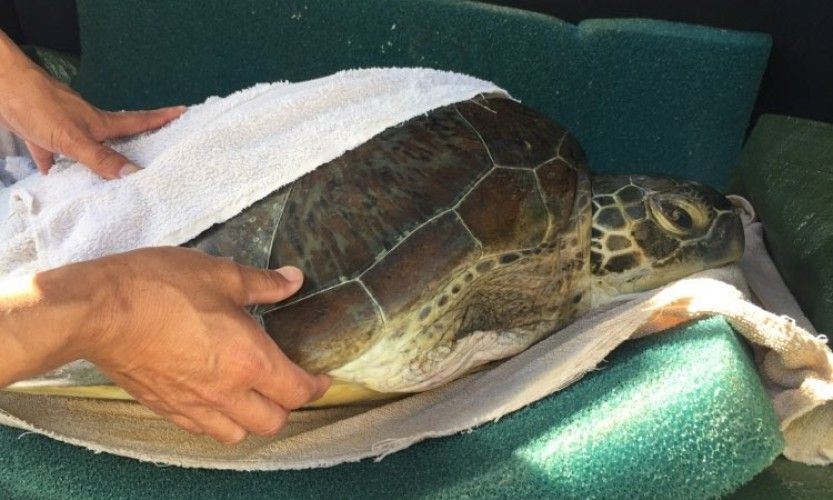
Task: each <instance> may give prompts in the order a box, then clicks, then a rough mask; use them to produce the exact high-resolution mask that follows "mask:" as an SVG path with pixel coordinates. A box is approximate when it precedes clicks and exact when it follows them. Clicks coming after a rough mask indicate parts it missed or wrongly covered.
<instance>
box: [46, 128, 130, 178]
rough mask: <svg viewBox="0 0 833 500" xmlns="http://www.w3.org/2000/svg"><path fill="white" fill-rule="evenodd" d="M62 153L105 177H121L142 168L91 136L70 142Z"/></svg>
mask: <svg viewBox="0 0 833 500" xmlns="http://www.w3.org/2000/svg"><path fill="white" fill-rule="evenodd" d="M61 153H63V154H65V155H67V156H69V157H71V158H74V159H76V160H78V161H79V162H81V163H83V164H84V165H86V166H87V167H89V169H90V170H92V171H93V172H95V173H97V174H98V175H100V176H101V177H104V178H105V179H119V178H121V177H126V176H128V175H130V174H133V173H136V172H138V171H139V170H141V169H140V168H139V167H138V166H136V165H134V164H133V163H132V162H131V161H130V160H128V159H127V158H125V157H124V156H123V155H121V154H119V153H117V152H115V151H113V150H112V149H110V148H108V147H107V146H105V145H103V144H101V143H99V142H96V141H95V140H93V139H91V138H85V139H82V140H80V141H78V142H75V143H73V144H70V145H68V146H67V150H66V151H61Z"/></svg>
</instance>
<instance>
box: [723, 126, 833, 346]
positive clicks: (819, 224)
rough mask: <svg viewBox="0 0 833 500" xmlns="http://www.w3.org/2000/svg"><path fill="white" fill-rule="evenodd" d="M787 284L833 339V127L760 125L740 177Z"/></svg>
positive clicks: (815, 322)
mask: <svg viewBox="0 0 833 500" xmlns="http://www.w3.org/2000/svg"><path fill="white" fill-rule="evenodd" d="M734 188H735V190H736V191H738V192H739V193H741V194H743V195H745V196H746V197H748V198H749V200H750V201H751V202H752V204H753V205H754V206H755V209H756V210H757V212H758V215H759V217H760V219H761V222H762V223H763V225H764V233H765V235H766V242H767V246H768V247H769V250H770V253H771V254H772V258H773V260H774V261H775V263H776V265H777V266H778V269H779V271H780V272H781V275H782V276H783V278H784V281H785V282H786V283H787V286H789V287H790V290H791V291H792V292H793V295H795V298H796V299H797V300H798V302H799V303H800V304H801V307H802V309H803V311H804V313H805V314H806V315H807V317H808V318H809V319H810V321H811V322H812V323H813V325H814V326H815V327H816V328H817V329H818V330H820V331H822V332H833V259H831V256H833V125H828V124H824V123H819V122H813V121H809V120H801V119H797V118H790V117H786V116H777V115H763V116H761V118H760V119H759V120H758V123H757V124H756V126H755V129H754V130H753V132H752V135H751V136H750V138H749V141H748V142H747V144H746V147H745V148H744V151H743V157H742V161H741V165H740V167H739V168H738V169H737V171H736V172H735V176H734Z"/></svg>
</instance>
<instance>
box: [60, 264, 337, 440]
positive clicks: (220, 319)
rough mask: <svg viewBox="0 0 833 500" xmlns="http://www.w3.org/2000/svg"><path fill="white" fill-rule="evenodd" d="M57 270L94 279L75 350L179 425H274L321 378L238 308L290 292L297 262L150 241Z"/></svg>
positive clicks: (298, 279) (265, 429)
mask: <svg viewBox="0 0 833 500" xmlns="http://www.w3.org/2000/svg"><path fill="white" fill-rule="evenodd" d="M63 272H64V273H69V275H68V276H67V277H65V279H64V280H63V281H67V280H69V279H71V278H70V276H73V277H74V279H75V280H82V281H87V282H88V283H89V285H91V286H93V287H94V288H95V291H93V292H90V295H88V296H92V297H96V299H94V303H95V307H96V309H95V311H94V314H93V315H92V316H90V318H91V319H90V325H89V326H88V327H87V328H85V329H84V333H83V334H81V335H79V336H77V337H75V338H74V339H73V341H74V342H75V343H76V346H77V347H78V354H79V357H81V358H84V359H87V360H89V361H91V362H93V363H95V364H96V365H97V366H98V367H99V369H101V370H102V371H103V372H104V373H105V374H106V375H107V376H108V377H110V378H111V380H113V382H115V383H117V384H119V385H120V386H122V387H123V388H124V389H126V390H127V391H128V392H129V393H130V394H132V395H133V396H134V397H135V398H136V399H137V400H138V401H140V402H142V403H143V404H145V405H146V406H148V407H149V408H151V409H152V410H153V411H155V412H156V413H158V414H160V415H162V416H163V417H166V418H167V419H169V420H171V421H172V422H174V423H175V424H177V425H178V426H180V427H182V428H184V429H186V430H189V431H191V432H195V433H205V434H208V435H210V436H212V437H214V438H215V439H218V440H220V441H223V442H226V443H235V442H239V441H240V440H242V439H244V438H245V437H246V435H247V433H249V432H253V433H256V434H259V435H263V436H269V435H273V434H275V433H277V432H278V431H279V430H280V429H281V427H283V425H284V423H285V421H286V418H287V414H288V412H289V411H290V410H294V409H297V408H300V407H301V406H304V405H305V404H307V403H309V402H310V401H313V400H315V399H318V398H319V397H321V396H322V395H323V394H324V392H325V391H326V389H327V388H328V387H329V383H330V382H329V378H328V377H327V376H325V375H317V376H315V375H310V374H308V373H307V372H305V371H304V370H302V369H301V368H300V367H299V366H297V365H296V364H294V363H293V362H291V361H290V360H289V359H288V358H287V357H286V355H284V354H283V353H282V352H281V350H280V349H279V348H278V346H277V344H275V342H274V341H273V340H272V339H270V338H269V336H268V335H267V334H266V332H264V331H263V329H262V328H261V327H260V325H258V324H257V322H256V321H255V320H254V319H253V318H252V317H251V316H250V315H249V314H248V313H246V311H245V310H244V309H243V307H244V306H246V305H252V304H264V303H273V302H277V301H280V300H283V299H286V298H287V297H289V296H291V295H292V294H294V293H295V292H296V291H297V290H298V289H299V288H300V287H301V283H302V281H303V276H302V275H301V272H300V270H298V269H296V268H292V267H285V268H281V269H279V270H277V271H270V270H261V269H254V268H250V267H245V266H241V265H238V264H235V263H234V262H232V261H231V260H229V259H222V258H216V257H210V256H208V255H205V254H202V253H200V252H198V251H196V250H189V249H184V248H155V249H143V250H136V251H133V252H128V253H125V254H119V255H114V256H110V257H106V258H103V259H99V260H96V261H91V262H86V263H81V264H74V265H72V266H67V267H66V268H63ZM53 279H54V278H53ZM78 295H81V294H78Z"/></svg>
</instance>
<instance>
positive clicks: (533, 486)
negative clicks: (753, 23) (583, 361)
mask: <svg viewBox="0 0 833 500" xmlns="http://www.w3.org/2000/svg"><path fill="white" fill-rule="evenodd" d="M20 434H21V432H20V431H18V430H13V429H2V430H0V449H2V450H3V453H2V455H0V492H2V491H3V490H4V489H5V493H6V494H7V495H10V496H11V497H14V498H18V497H19V498H85V499H98V498H102V499H109V498H177V499H183V500H184V499H191V498H193V499H205V498H275V499H279V498H399V497H405V498H413V497H435V498H494V497H500V498H507V497H510V498H543V497H548V498H549V497H552V498H605V499H608V498H609V499H614V498H627V499H630V498H673V499H679V498H702V497H707V496H716V495H720V494H723V493H726V492H729V491H732V490H734V489H736V488H737V487H739V486H740V485H742V484H743V483H745V482H746V481H748V480H749V479H750V478H751V477H753V476H754V475H755V474H757V473H759V472H760V471H761V470H763V469H764V468H765V467H766V466H767V465H769V464H770V463H771V462H772V460H773V459H774V458H775V457H776V455H778V454H779V452H780V451H781V449H782V446H783V442H782V438H781V435H780V433H779V431H778V423H777V420H776V417H775V414H774V411H773V409H772V406H771V404H770V402H769V399H768V398H767V396H766V393H765V392H764V389H763V387H762V385H761V383H760V381H759V379H758V375H757V372H756V371H755V368H754V366H753V364H752V362H751V360H750V358H749V356H748V352H747V350H746V347H745V345H744V344H743V343H742V342H741V341H740V340H739V339H738V338H737V337H736V336H735V335H734V333H733V332H732V330H731V329H730V328H729V326H728V325H727V323H726V322H725V321H724V320H723V319H722V318H713V319H709V320H704V321H700V322H698V323H694V324H691V325H688V326H686V327H682V328H678V329H676V330H674V331H671V332H669V333H666V334H663V335H659V336H655V337H651V338H646V339H642V340H638V341H633V342H630V343H627V344H625V345H624V346H623V347H621V348H619V349H617V350H616V351H614V353H613V354H612V355H611V356H610V358H609V360H608V361H607V362H606V363H604V364H603V365H601V367H600V369H599V370H597V371H594V372H591V373H590V374H589V375H587V376H586V377H584V378H583V379H582V380H581V381H579V382H577V383H576V384H574V385H572V386H570V387H569V388H567V389H566V390H564V391H561V392H559V393H556V394H554V395H552V396H550V397H547V398H545V399H543V400H541V401H539V402H537V403H535V404H533V405H531V406H529V407H527V408H524V409H522V410H519V411H517V412H515V413H512V414H510V415H507V416H505V417H504V418H502V419H500V420H499V421H497V422H495V423H490V424H487V425H484V426H482V427H480V428H477V429H475V430H473V431H471V432H467V433H463V434H460V435H455V436H450V437H446V438H439V439H432V440H429V441H425V442H422V443H419V444H417V445H414V446H413V447H411V448H409V449H407V450H404V451H402V452H399V453H395V454H393V455H390V456H388V457H386V458H384V459H383V460H381V461H380V462H374V461H370V460H364V461H361V462H358V463H351V464H344V465H340V466H336V467H332V468H329V469H316V470H306V471H287V472H252V473H240V472H226V471H207V470H193V469H180V468H176V467H159V466H156V465H152V464H146V463H140V462H137V461H134V460H130V459H125V458H120V457H115V456H111V455H106V454H93V453H90V452H88V451H86V450H83V449H79V448H75V447H73V446H70V445H66V444H62V443H58V442H55V441H52V440H50V439H48V438H45V437H42V436H39V435H33V434H26V435H24V436H22V437H20Z"/></svg>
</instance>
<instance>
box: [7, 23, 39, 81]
mask: <svg viewBox="0 0 833 500" xmlns="http://www.w3.org/2000/svg"><path fill="white" fill-rule="evenodd" d="M29 66H32V63H31V61H30V60H29V58H28V57H26V54H24V53H23V51H22V50H20V48H19V47H18V46H17V45H16V44H15V43H14V42H13V41H12V39H11V38H9V37H8V36H7V35H6V34H5V33H3V32H2V31H0V83H2V82H4V81H6V80H9V79H11V78H13V77H14V75H15V73H16V72H17V71H19V70H20V69H22V68H27V67H29Z"/></svg>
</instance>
